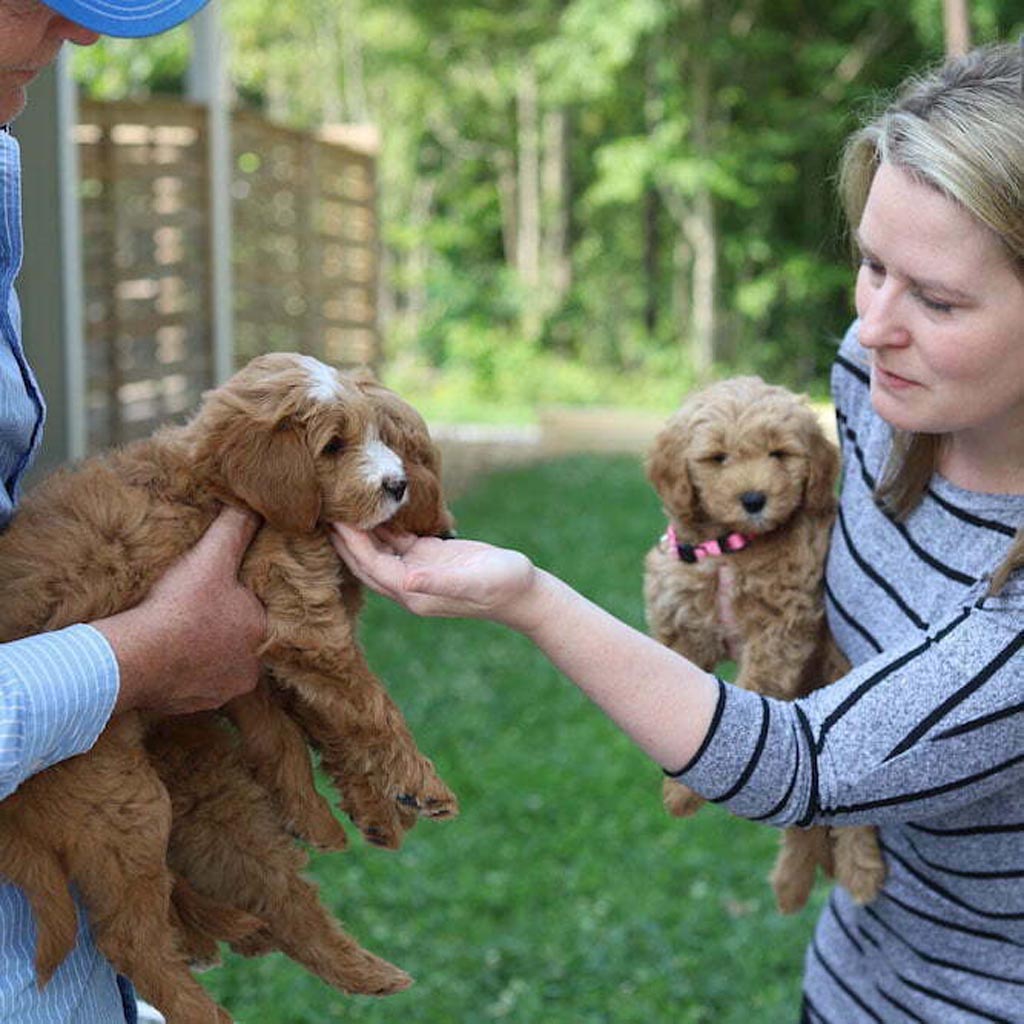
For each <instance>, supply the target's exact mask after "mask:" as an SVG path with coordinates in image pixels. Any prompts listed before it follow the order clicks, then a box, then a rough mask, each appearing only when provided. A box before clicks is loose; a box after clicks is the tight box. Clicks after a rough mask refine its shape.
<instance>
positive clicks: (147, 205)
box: [77, 99, 380, 451]
mask: <svg viewBox="0 0 1024 1024" xmlns="http://www.w3.org/2000/svg"><path fill="white" fill-rule="evenodd" d="M206 118H207V114H206V109H205V108H204V107H202V106H199V105H195V104H190V103H186V102H183V101H180V100H171V99H152V100H147V101H146V102H145V103H97V102H90V101H84V102H83V103H82V105H81V110H80V118H79V126H78V129H77V142H78V148H79V155H80V163H81V178H82V182H81V195H82V233H83V253H84V263H85V266H84V283H85V311H84V315H85V345H86V369H87V382H86V388H87V412H88V431H89V437H88V450H89V451H96V450H98V449H100V448H103V447H106V446H108V445H111V444H118V443H121V442H124V441H128V440H131V439H133V438H136V437H141V436H144V435H145V434H148V433H150V432H151V431H152V430H153V429H154V427H155V426H157V425H158V424H159V423H162V422H165V421H167V420H168V419H174V418H179V417H181V416H183V415H184V414H185V413H186V412H187V411H188V410H190V409H192V408H193V407H194V406H195V404H196V402H197V401H198V400H199V397H200V395H201V393H202V391H203V390H204V389H206V388H207V387H209V386H210V385H211V384H212V383H213V358H212V344H211V335H212V331H211V324H212V308H211V303H212V292H211V286H210V280H211V273H210V188H209V183H208V176H207V152H206ZM232 143H233V149H234V152H233V180H232V184H231V192H232V205H233V210H232V221H233V224H232V253H233V268H232V269H233V275H234V295H233V299H234V331H235V353H234V355H235V362H236V365H239V364H241V363H243V362H245V361H246V360H248V359H249V358H251V357H252V356H254V355H256V354H257V353H259V352H265V351H271V350H295V351H302V352H307V353H310V354H312V355H316V356H317V357H319V358H322V359H325V360H327V361H329V362H332V363H335V364H337V365H364V364H369V365H373V364H376V363H377V362H378V361H379V357H380V348H379V336H378V331H377V272H378V271H377V247H378V227H377V212H376V174H375V162H374V157H373V155H372V153H368V152H364V151H361V150H360V149H357V148H354V147H352V146H350V145H346V144H344V143H341V142H338V141H337V140H336V139H330V138H325V137H323V136H314V135H309V134H304V133H301V132H296V131H291V130H289V129H285V128H281V127H279V126H276V125H273V124H271V123H269V122H267V121H266V120H265V119H263V118H262V117H260V116H259V115H257V114H255V113H252V112H237V113H236V114H235V115H234V116H233V118H232Z"/></svg>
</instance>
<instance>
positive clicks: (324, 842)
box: [288, 813, 348, 853]
mask: <svg viewBox="0 0 1024 1024" xmlns="http://www.w3.org/2000/svg"><path fill="white" fill-rule="evenodd" d="M288 831H289V832H290V833H291V835H292V836H294V837H295V838H296V839H301V840H302V841H303V842H305V843H309V845H310V846H312V847H313V848H314V849H316V850H322V851H324V852H325V853H332V852H337V851H340V850H344V849H345V848H346V847H347V846H348V836H347V835H346V834H345V829H344V828H343V827H342V825H341V822H340V821H338V820H337V819H336V818H335V817H334V815H333V814H330V813H326V814H317V815H316V817H315V818H307V819H305V820H304V821H290V822H289V823H288Z"/></svg>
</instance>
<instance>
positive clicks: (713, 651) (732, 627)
mask: <svg viewBox="0 0 1024 1024" xmlns="http://www.w3.org/2000/svg"><path fill="white" fill-rule="evenodd" d="M838 468H839V456H838V453H837V451H836V449H835V447H834V445H832V444H831V443H830V442H829V440H828V439H827V438H826V436H825V433H824V431H823V430H822V428H821V425H820V423H819V421H818V418H817V416H816V415H815V414H814V412H813V411H812V410H811V409H810V408H809V407H808V406H807V404H806V403H805V402H804V401H802V400H801V399H800V398H799V397H798V396H796V395H794V394H792V393H791V392H789V391H787V390H786V389H785V388H781V387H776V386H773V385H769V384H765V383H764V382H763V381H762V380H761V379H760V378H758V377H738V378H733V379H730V380H725V381H721V382H719V383H717V384H712V385H711V386H709V387H707V388H705V389H703V390H701V391H698V392H696V393H694V394H693V395H691V396H690V397H689V398H688V399H687V400H686V401H685V402H684V404H683V405H682V407H681V408H680V409H679V410H678V411H677V412H676V413H675V414H674V415H673V416H672V417H671V419H669V421H668V422H667V424H666V425H665V427H664V428H663V429H662V430H661V432H660V433H659V434H658V436H657V437H656V438H655V441H654V444H653V446H652V448H651V450H650V452H649V454H648V457H647V475H648V477H649V479H650V481H651V483H652V484H653V485H654V488H655V490H656V491H657V492H658V495H659V496H660V497H661V500H662V503H663V505H664V509H665V512H666V514H667V516H668V519H669V526H668V530H667V532H666V535H665V537H663V538H662V540H661V542H660V543H659V544H658V545H657V546H656V547H655V548H653V549H652V550H651V551H650V552H649V553H648V555H647V558H646V562H645V578H644V597H645V603H646V611H647V622H648V627H649V629H650V631H651V634H652V635H653V636H654V637H656V638H657V639H658V640H660V641H661V642H662V643H664V644H666V645H667V646H669V647H672V648H673V649H674V650H677V651H679V653H680V654H683V655H685V656H686V657H687V658H689V659H690V660H691V661H693V662H695V663H696V664H698V665H699V666H700V667H701V668H703V669H705V670H707V671H711V670H713V669H714V667H715V666H716V665H717V664H718V663H719V662H721V661H724V660H726V659H732V660H735V661H736V662H737V663H738V667H739V672H738V677H737V680H736V683H737V685H738V686H741V687H744V688H745V689H748V690H754V691H756V692H758V693H763V694H765V695H767V696H771V697H778V698H781V699H783V700H792V699H794V698H796V697H800V696H802V695H804V694H806V693H808V692H809V691H810V690H812V689H814V688H816V687H818V686H821V685H824V684H825V683H827V682H831V681H832V680H834V679H836V678H838V677H839V676H840V675H841V674H842V673H843V671H845V666H844V664H843V660H842V656H841V655H840V654H839V652H838V651H837V650H836V648H835V647H834V645H833V644H832V642H831V639H830V637H829V633H828V627H827V624H826V621H825V611H824V600H823V587H824V567H825V555H826V551H827V548H828V537H829V531H830V529H831V526H832V522H833V519H834V516H835V511H836V497H835V485H836V479H837V474H838ZM663 799H664V802H665V806H666V808H667V809H668V810H669V811H670V813H672V814H675V815H676V816H678V817H685V816H687V815H690V814H693V813H694V812H695V811H696V810H697V809H698V808H699V807H700V806H701V804H702V803H703V802H704V801H703V800H702V798H701V797H700V796H698V795H697V794H696V793H694V792H693V791H692V790H690V789H688V788H687V787H685V786H683V785H682V784H680V783H677V782H674V781H672V780H670V779H666V780H665V782H664V784H663ZM819 864H820V865H821V866H822V867H823V868H824V869H825V870H826V871H827V872H828V873H829V874H832V873H834V874H835V875H836V877H837V878H838V880H839V881H840V882H841V884H843V885H844V886H845V887H846V888H848V889H849V890H850V891H851V893H852V894H853V895H854V897H855V898H857V899H858V900H860V901H862V902H867V901H869V900H871V899H873V898H874V896H875V895H876V894H877V891H878V887H879V886H880V885H881V882H882V881H883V879H884V866H883V862H882V858H881V854H880V851H879V850H878V845H877V840H876V838H875V833H874V830H873V829H870V828H866V827H857V828H836V829H828V828H824V827H819V828H811V829H798V828H791V829H786V830H785V832H784V834H783V842H782V848H781V850H780V853H779V858H778V860H777V862H776V866H775V869H774V871H773V873H772V886H773V888H774V890H775V895H776V899H777V901H778V904H779V907H780V909H781V910H783V911H784V912H792V911H795V910H798V909H800V907H802V906H803V905H804V903H805V902H806V900H807V897H808V895H809V894H810V890H811V888H812V886H813V883H814V876H815V871H816V867H817V866H818V865H819Z"/></svg>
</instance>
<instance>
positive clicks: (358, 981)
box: [344, 950, 412, 996]
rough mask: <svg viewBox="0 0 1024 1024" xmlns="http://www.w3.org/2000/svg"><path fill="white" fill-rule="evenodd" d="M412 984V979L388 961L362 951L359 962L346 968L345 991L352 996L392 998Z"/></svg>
mask: <svg viewBox="0 0 1024 1024" xmlns="http://www.w3.org/2000/svg"><path fill="white" fill-rule="evenodd" d="M411 984H412V977H411V976H410V975H408V974H406V972H405V971H403V970H402V969H401V968H400V967H396V966H395V965H394V964H390V963H388V962H387V960H383V959H381V957H379V956H374V955H373V954H372V953H367V952H366V950H361V951H360V953H359V957H358V960H357V961H356V962H355V963H351V964H349V965H347V966H346V971H345V981H344V989H345V991H346V992H348V993H350V994H352V995H361V996H390V995H394V993H395V992H402V991H404V990H405V989H407V988H408V987H409V986H410V985H411Z"/></svg>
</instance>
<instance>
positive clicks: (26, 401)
mask: <svg viewBox="0 0 1024 1024" xmlns="http://www.w3.org/2000/svg"><path fill="white" fill-rule="evenodd" d="M204 2H205V0H47V3H46V4H43V3H42V2H41V0H0V529H2V528H3V527H4V526H5V525H6V524H7V522H8V521H9V520H10V518H11V515H12V514H13V512H14V506H15V504H16V502H17V498H18V493H19V489H20V485H21V482H22V479H23V476H24V473H25V471H26V470H27V468H28V466H29V465H30V464H31V461H32V458H33V456H34V454H35V452H36V450H37V449H38V446H39V442H40V438H41V434H42V424H43V419H44V414H45V406H44V403H43V399H42V396H41V395H40V393H39V390H38V387H37V385H36V382H35V378H34V377H33V375H32V371H31V369H30V368H29V366H28V363H27V361H26V359H25V354H24V349H23V347H22V342H21V318H20V313H19V308H18V302H17V297H16V295H15V291H14V279H15V277H16V275H17V273H18V270H19V267H20V263H21V254H22V238H21V211H20V198H21V190H20V165H19V150H18V143H17V141H16V138H15V136H14V134H12V132H11V127H10V123H11V122H12V121H13V120H14V119H15V118H16V117H17V115H18V114H19V113H20V112H21V111H22V109H23V108H24V106H25V102H26V87H27V86H28V85H29V83H30V82H31V80H32V79H33V78H34V77H35V76H36V75H37V74H38V73H39V71H41V70H42V69H43V68H44V67H46V66H47V65H48V64H50V63H51V62H52V61H53V60H54V59H55V58H56V56H57V54H58V52H59V51H60V48H61V46H62V45H63V44H64V43H65V42H70V43H74V44H76V45H79V46H88V45H91V44H92V43H94V42H96V40H97V39H98V38H99V36H100V34H104V33H106V34H110V35H119V36H144V35H150V34H154V33H157V32H162V31H164V30H165V29H167V28H170V27H172V26H173V25H176V24H179V23H180V22H182V21H184V20H185V19H186V18H188V17H190V16H191V15H192V14H194V13H195V12H196V11H197V10H198V9H199V8H200V7H201V6H202V5H203V3H204ZM28 244H29V245H31V244H32V240H31V239H28ZM52 343H53V344H56V343H57V340H56V339H53V340H52ZM257 526H258V522H257V520H256V518H255V516H253V515H251V514H247V513H244V512H241V511H239V510H237V509H225V510H224V512H223V513H222V514H221V515H220V517H219V518H218V519H217V520H216V521H215V522H214V523H213V525H212V526H211V527H210V529H209V530H208V531H207V533H206V535H205V536H204V537H203V538H202V540H201V541H200V542H199V544H197V545H196V547H195V548H194V549H193V550H192V551H191V552H189V554H187V555H186V556H185V557H184V558H183V559H182V560H181V561H180V562H178V563H177V564H176V565H174V566H172V568H171V569H170V570H169V571H168V572H167V574H166V575H165V576H164V577H163V578H162V579H161V580H160V581H159V582H158V584H157V585H156V586H155V587H154V588H153V591H152V592H151V593H150V595H149V596H148V597H147V598H146V600H145V601H143V602H142V603H141V604H140V605H138V606H137V607H136V608H133V609H130V610H129V611H126V612H123V613H120V614H118V615H113V616H111V617H109V618H107V619H103V620H101V621H98V622H93V623H84V624H81V625H76V626H72V627H70V628H68V629H64V630H59V631H55V632H51V633H46V634H43V635H40V636H34V637H27V638H25V639H23V640H18V641H16V642H14V643H8V644H0V799H2V798H3V797H6V796H7V795H9V794H10V793H12V792H13V791H14V790H15V789H17V787H18V786H19V785H20V784H21V783H22V782H23V781H24V780H25V779H26V778H28V777H29V776H30V775H32V774H34V773H35V772H37V771H40V770H42V769H43V768H47V767H49V766H50V765H52V764H54V763H56V762H58V761H61V760H63V759H64V758H67V757H72V756H74V755H75V754H79V753H82V752H84V751H86V750H88V749H89V748H90V747H91V746H92V744H93V743H94V742H95V741H96V738H97V737H98V736H99V734H100V733H101V732H102V730H103V727H104V726H105V725H106V723H107V721H108V719H109V718H110V717H111V715H112V714H116V713H117V712H119V711H125V710H128V709H131V708H146V709H150V710H154V711H160V712H164V713H171V714H173V713H183V712H188V711H196V710H201V709H204V708H212V707H217V706H219V705H221V704H223V703H224V702H225V701H227V700H229V699H231V698H232V697H234V696H237V695H238V694H240V693H244V692H246V691H247V690H249V689H251V688H252V687H253V686H254V685H255V683H256V679H257V673H258V661H257V658H256V656H255V653H254V652H255V650H256V648H257V647H258V645H259V644H260V642H261V641H262V639H263V637H264V634H265V626H266V621H265V613H264V609H263V607H262V606H261V605H260V603H259V601H257V600H256V598H255V597H254V596H253V595H252V594H251V593H250V592H249V591H248V590H246V589H245V588H244V587H243V586H241V584H240V583H239V582H238V579H237V574H238V567H239V564H240V562H241V559H242V556H243V555H244V553H245V550H246V548H247V547H248V544H249V542H250V540H251V539H252V537H253V534H254V533H255V531H256V529H257ZM34 954H35V924H34V921H33V917H32V914H31V911H30V910H29V907H28V904H27V901H26V900H25V899H24V896H23V895H22V893H21V891H20V890H18V889H16V888H15V887H13V886H10V885H5V884H2V882H0V1022H4V1024H8V1022H9V1024H114V1022H116V1024H121V1022H122V1021H127V1022H129V1024H134V1022H135V1021H136V1019H137V1017H136V1004H135V1000H134V996H133V994H132V991H131V985H130V982H129V981H127V980H125V979H121V978H117V977H116V976H115V973H114V970H113V969H112V967H111V965H110V964H109V963H108V962H107V961H106V960H105V959H104V958H103V956H102V954H100V952H99V951H98V950H97V949H96V947H95V944H94V943H93V939H92V935H91V933H90V930H89V925H88V921H87V920H86V919H85V915H84V914H81V913H80V914H79V932H78V942H77V945H76V947H75V949H74V951H73V952H72V954H71V955H70V956H69V957H68V959H67V960H66V961H65V962H64V963H63V964H62V965H61V967H60V968H59V969H58V971H57V973H56V974H55V975H54V977H53V980H52V981H50V983H49V984H48V985H47V986H46V987H45V989H43V990H42V991H39V989H38V986H37V984H36V978H35V971H34V969H33V958H34Z"/></svg>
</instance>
